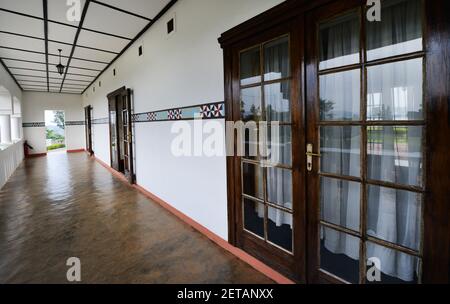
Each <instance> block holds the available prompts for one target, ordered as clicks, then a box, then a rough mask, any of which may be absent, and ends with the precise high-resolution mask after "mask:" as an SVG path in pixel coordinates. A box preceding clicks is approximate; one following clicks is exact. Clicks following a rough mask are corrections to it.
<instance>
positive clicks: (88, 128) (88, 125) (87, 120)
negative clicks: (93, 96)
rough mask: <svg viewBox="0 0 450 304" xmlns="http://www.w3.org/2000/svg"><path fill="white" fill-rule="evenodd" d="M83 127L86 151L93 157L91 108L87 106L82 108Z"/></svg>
mask: <svg viewBox="0 0 450 304" xmlns="http://www.w3.org/2000/svg"><path fill="white" fill-rule="evenodd" d="M84 125H85V133H86V151H87V152H88V153H89V154H90V155H93V154H94V151H93V148H92V107H91V106H87V107H85V108H84Z"/></svg>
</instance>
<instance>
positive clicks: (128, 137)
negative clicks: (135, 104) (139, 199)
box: [119, 89, 134, 183]
mask: <svg viewBox="0 0 450 304" xmlns="http://www.w3.org/2000/svg"><path fill="white" fill-rule="evenodd" d="M130 96H131V94H130V89H127V90H124V91H123V92H122V93H121V94H120V96H119V98H121V103H120V105H121V109H120V115H121V119H120V121H121V124H120V128H122V130H121V134H122V136H121V138H120V140H121V141H122V144H121V147H122V150H121V155H122V156H121V158H122V159H123V173H124V175H125V177H126V178H127V179H128V181H129V182H130V183H134V168H133V127H132V124H131V100H130Z"/></svg>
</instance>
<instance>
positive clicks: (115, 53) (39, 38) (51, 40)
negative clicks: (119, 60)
mask: <svg viewBox="0 0 450 304" xmlns="http://www.w3.org/2000/svg"><path fill="white" fill-rule="evenodd" d="M0 34H7V35H13V36H19V37H24V38H30V39H36V40H41V41H45V39H44V38H41V37H35V36H30V35H24V34H19V33H13V32H8V31H0ZM47 40H48V42H53V43H59V44H64V45H72V43H68V42H64V41H59V40H53V39H47ZM77 47H79V48H82V49H88V50H92V51H98V52H105V53H109V54H114V55H117V54H119V53H117V52H113V51H109V50H104V49H99V48H95V47H90V46H86V45H80V44H77Z"/></svg>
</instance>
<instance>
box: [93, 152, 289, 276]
mask: <svg viewBox="0 0 450 304" xmlns="http://www.w3.org/2000/svg"><path fill="white" fill-rule="evenodd" d="M92 157H93V158H94V159H95V160H96V161H97V162H98V163H99V164H100V165H102V166H103V167H105V168H106V169H107V170H108V171H109V172H111V173H112V174H113V175H114V176H116V177H118V178H119V179H120V180H122V181H124V182H126V183H127V184H128V185H130V184H129V183H128V180H127V179H126V178H125V176H124V175H122V174H121V173H120V172H117V171H116V170H114V169H112V168H111V167H110V166H109V165H108V164H106V163H105V162H103V161H102V160H100V159H98V158H97V157H95V156H92ZM130 186H131V187H133V188H135V189H136V190H138V191H139V192H140V193H142V194H143V195H144V196H146V197H147V198H149V199H150V200H152V201H154V202H155V203H157V204H158V205H160V206H161V207H163V208H164V209H166V210H168V211H169V212H170V213H172V214H173V215H175V216H176V217H178V218H179V219H180V220H182V221H183V222H185V223H186V224H188V225H189V226H191V227H192V228H194V229H195V230H197V231H198V232H200V233H201V234H203V235H205V236H206V237H207V238H209V239H210V240H211V241H213V242H214V243H216V244H217V245H219V246H220V247H222V248H223V249H225V250H226V251H228V252H230V253H231V254H233V255H235V256H236V257H237V258H239V259H240V260H242V261H244V262H246V263H247V264H249V265H250V266H252V267H253V268H255V269H256V270H258V271H259V272H261V273H263V274H264V275H266V276H267V277H269V278H270V279H272V280H274V281H275V282H276V283H279V284H295V282H293V281H292V280H290V279H288V278H287V277H285V276H284V275H282V274H281V273H279V272H278V271H276V270H274V269H273V268H271V267H269V266H267V265H266V264H264V263H263V262H261V261H260V260H258V259H256V258H255V257H253V256H251V255H250V254H248V253H246V252H245V251H243V250H241V249H239V248H237V247H234V246H233V245H231V244H230V243H228V242H227V241H225V240H224V239H223V238H221V237H220V236H218V235H217V234H215V233H214V232H212V231H211V230H209V229H208V228H206V227H205V226H203V225H202V224H200V223H198V222H196V221H195V220H193V219H192V218H190V217H189V216H187V215H186V214H184V213H182V212H181V211H179V210H178V209H176V208H174V207H172V206H171V205H170V204H168V203H167V202H165V201H164V200H162V199H161V198H159V197H157V196H156V195H154V194H153V193H151V192H149V191H147V190H146V189H144V188H143V187H141V186H139V185H137V184H136V185H130Z"/></svg>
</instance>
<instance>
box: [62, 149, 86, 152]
mask: <svg viewBox="0 0 450 304" xmlns="http://www.w3.org/2000/svg"><path fill="white" fill-rule="evenodd" d="M85 151H86V150H85V149H76V150H67V151H66V152H67V153H80V152H85Z"/></svg>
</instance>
